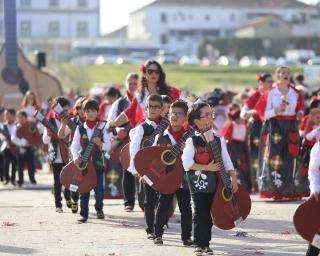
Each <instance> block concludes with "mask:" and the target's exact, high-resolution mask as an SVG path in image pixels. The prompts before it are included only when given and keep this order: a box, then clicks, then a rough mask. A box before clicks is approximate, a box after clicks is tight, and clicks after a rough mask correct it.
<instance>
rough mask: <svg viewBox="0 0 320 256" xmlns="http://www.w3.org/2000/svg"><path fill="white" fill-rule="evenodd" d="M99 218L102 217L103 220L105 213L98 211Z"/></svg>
mask: <svg viewBox="0 0 320 256" xmlns="http://www.w3.org/2000/svg"><path fill="white" fill-rule="evenodd" d="M97 218H98V219H100V220H103V219H104V213H103V212H102V211H101V212H97Z"/></svg>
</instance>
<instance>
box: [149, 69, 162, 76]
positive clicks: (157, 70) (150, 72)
mask: <svg viewBox="0 0 320 256" xmlns="http://www.w3.org/2000/svg"><path fill="white" fill-rule="evenodd" d="M147 74H148V75H152V74H156V75H159V74H160V71H159V69H147Z"/></svg>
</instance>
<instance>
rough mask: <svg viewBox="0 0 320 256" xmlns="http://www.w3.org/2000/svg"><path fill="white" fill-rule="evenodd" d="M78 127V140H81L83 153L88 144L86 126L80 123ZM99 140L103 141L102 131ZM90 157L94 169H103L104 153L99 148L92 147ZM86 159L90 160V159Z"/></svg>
mask: <svg viewBox="0 0 320 256" xmlns="http://www.w3.org/2000/svg"><path fill="white" fill-rule="evenodd" d="M78 127H79V132H80V137H81V138H80V140H81V141H82V142H83V143H81V146H82V151H81V154H83V153H84V150H85V149H86V147H87V145H88V144H89V138H88V134H87V130H86V128H84V125H83V124H80V125H79V126H78ZM101 140H102V141H103V136H102V133H101ZM91 158H92V163H93V165H94V167H95V169H96V170H104V161H105V159H104V154H103V152H102V151H101V150H99V149H98V148H97V147H94V149H93V152H92V156H91ZM88 161H90V159H89V160H88Z"/></svg>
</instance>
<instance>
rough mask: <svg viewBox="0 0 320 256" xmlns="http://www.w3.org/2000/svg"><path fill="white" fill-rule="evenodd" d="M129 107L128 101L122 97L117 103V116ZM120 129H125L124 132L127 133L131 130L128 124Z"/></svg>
mask: <svg viewBox="0 0 320 256" xmlns="http://www.w3.org/2000/svg"><path fill="white" fill-rule="evenodd" d="M129 105H130V100H129V99H128V97H127V96H122V97H121V98H120V100H119V103H118V109H117V116H118V115H120V114H121V113H122V112H123V111H124V110H125V109H126V108H128V107H129ZM120 127H122V128H125V131H127V132H128V131H129V130H130V129H131V127H130V122H128V123H125V124H123V125H121V126H120Z"/></svg>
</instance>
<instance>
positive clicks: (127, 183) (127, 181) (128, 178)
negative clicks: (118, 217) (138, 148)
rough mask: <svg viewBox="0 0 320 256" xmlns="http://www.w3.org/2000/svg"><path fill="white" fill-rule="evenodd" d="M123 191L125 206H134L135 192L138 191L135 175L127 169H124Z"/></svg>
mask: <svg viewBox="0 0 320 256" xmlns="http://www.w3.org/2000/svg"><path fill="white" fill-rule="evenodd" d="M122 191H123V199H124V206H127V205H129V206H132V207H134V202H135V193H136V188H135V177H134V176H133V175H132V174H131V173H130V172H128V171H127V170H123V175H122Z"/></svg>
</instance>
